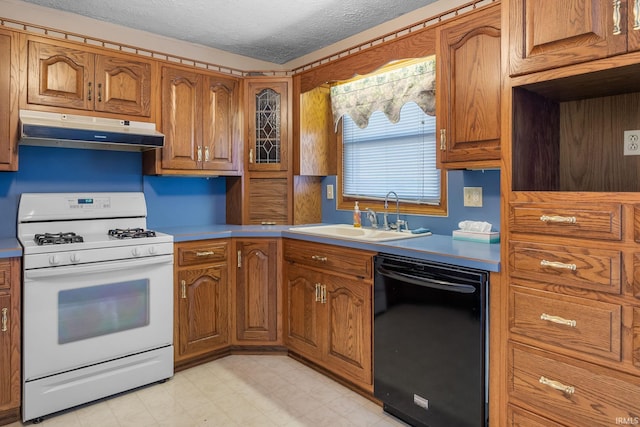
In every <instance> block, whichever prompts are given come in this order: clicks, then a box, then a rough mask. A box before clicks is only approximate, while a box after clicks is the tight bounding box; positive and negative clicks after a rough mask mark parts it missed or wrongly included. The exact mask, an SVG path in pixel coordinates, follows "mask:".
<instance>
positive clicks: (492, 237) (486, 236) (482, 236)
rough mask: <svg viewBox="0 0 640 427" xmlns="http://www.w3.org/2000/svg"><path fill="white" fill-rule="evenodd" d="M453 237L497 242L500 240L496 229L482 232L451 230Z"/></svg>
mask: <svg viewBox="0 0 640 427" xmlns="http://www.w3.org/2000/svg"><path fill="white" fill-rule="evenodd" d="M453 239H454V240H467V241H469V242H481V243H498V242H500V233H499V232H497V231H490V232H488V233H482V232H480V231H464V230H453Z"/></svg>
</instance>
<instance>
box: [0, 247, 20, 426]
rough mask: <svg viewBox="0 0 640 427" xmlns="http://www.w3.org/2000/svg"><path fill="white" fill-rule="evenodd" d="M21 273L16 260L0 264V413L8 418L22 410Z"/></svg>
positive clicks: (3, 261) (18, 262)
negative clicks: (10, 412)
mask: <svg viewBox="0 0 640 427" xmlns="http://www.w3.org/2000/svg"><path fill="white" fill-rule="evenodd" d="M19 271H20V261H19V259H17V258H15V259H12V260H2V262H0V414H2V412H3V411H7V412H6V413H5V415H7V416H10V415H9V410H11V411H12V412H15V413H16V415H17V414H18V412H19V408H20V378H21V372H20V276H19V274H20V273H19ZM9 421H11V420H9Z"/></svg>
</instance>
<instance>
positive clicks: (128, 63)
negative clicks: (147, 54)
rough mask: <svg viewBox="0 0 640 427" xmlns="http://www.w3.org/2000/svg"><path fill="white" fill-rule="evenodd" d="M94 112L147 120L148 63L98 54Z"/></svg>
mask: <svg viewBox="0 0 640 427" xmlns="http://www.w3.org/2000/svg"><path fill="white" fill-rule="evenodd" d="M95 68H96V69H95V72H96V74H95V83H94V84H95V89H94V90H95V91H96V92H95V98H94V99H95V101H94V104H95V110H96V111H104V112H107V113H117V114H128V115H134V116H143V117H149V116H150V115H151V64H150V63H147V62H141V61H132V60H129V59H124V58H114V57H109V56H103V55H97V56H96V65H95Z"/></svg>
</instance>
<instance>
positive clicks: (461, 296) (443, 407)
mask: <svg viewBox="0 0 640 427" xmlns="http://www.w3.org/2000/svg"><path fill="white" fill-rule="evenodd" d="M488 282H489V273H488V272H487V271H483V270H477V269H472V268H466V267H459V266H454V265H448V264H441V263H434V262H428V261H423V260H417V259H411V258H407V257H400V256H395V255H387V254H379V255H378V256H376V257H375V281H374V297H373V304H374V349H373V358H374V363H373V365H374V395H375V397H377V398H378V399H380V400H381V401H382V402H383V404H384V410H385V411H386V412H388V413H390V414H392V415H394V416H396V417H398V418H400V419H401V420H403V421H405V422H407V423H409V424H411V425H413V426H428V427H479V426H486V425H487V424H488V423H487V408H486V406H487V405H486V402H487V399H486V397H487V394H488V391H487V387H486V378H487V364H486V359H487V357H486V353H485V350H486V343H487V332H486V331H487V328H486V326H487V318H486V316H487V300H488V296H487V294H488Z"/></svg>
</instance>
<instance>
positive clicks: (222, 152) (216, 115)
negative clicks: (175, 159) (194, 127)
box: [202, 76, 240, 171]
mask: <svg viewBox="0 0 640 427" xmlns="http://www.w3.org/2000/svg"><path fill="white" fill-rule="evenodd" d="M204 82H205V85H204V89H205V93H204V104H203V109H202V147H203V148H202V151H203V154H202V156H203V163H202V167H203V169H208V170H219V171H227V170H237V169H238V167H237V164H236V163H237V162H236V152H235V151H236V150H235V149H234V146H235V144H236V143H240V142H239V138H237V130H236V125H235V117H236V115H237V111H238V82H237V81H236V80H232V79H222V78H218V77H215V78H214V77H211V76H209V77H205V78H204Z"/></svg>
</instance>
